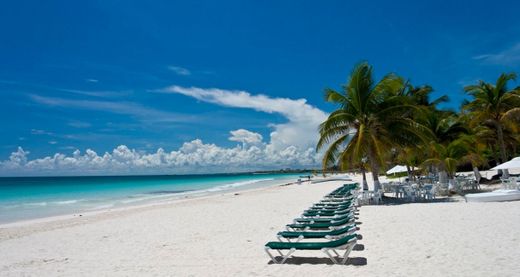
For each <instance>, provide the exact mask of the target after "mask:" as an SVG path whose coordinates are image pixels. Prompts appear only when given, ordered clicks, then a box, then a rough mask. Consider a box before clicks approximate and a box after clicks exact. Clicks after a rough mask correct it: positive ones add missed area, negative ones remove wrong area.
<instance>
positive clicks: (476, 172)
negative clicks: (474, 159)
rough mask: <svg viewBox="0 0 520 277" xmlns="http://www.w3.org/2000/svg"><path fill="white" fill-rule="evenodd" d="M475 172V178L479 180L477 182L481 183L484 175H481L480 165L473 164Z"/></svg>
mask: <svg viewBox="0 0 520 277" xmlns="http://www.w3.org/2000/svg"><path fill="white" fill-rule="evenodd" d="M473 174H474V175H475V180H476V181H477V184H480V179H481V178H482V175H480V171H479V170H478V167H476V166H473Z"/></svg>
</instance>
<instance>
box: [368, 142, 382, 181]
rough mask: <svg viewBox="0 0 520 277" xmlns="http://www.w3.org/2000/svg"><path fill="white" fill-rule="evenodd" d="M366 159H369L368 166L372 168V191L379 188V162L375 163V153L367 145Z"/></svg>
mask: <svg viewBox="0 0 520 277" xmlns="http://www.w3.org/2000/svg"><path fill="white" fill-rule="evenodd" d="M368 159H369V160H370V167H371V168H372V179H373V180H374V191H379V190H380V189H381V183H380V182H379V164H378V163H377V159H376V155H375V153H374V150H372V149H371V148H370V147H369V150H368Z"/></svg>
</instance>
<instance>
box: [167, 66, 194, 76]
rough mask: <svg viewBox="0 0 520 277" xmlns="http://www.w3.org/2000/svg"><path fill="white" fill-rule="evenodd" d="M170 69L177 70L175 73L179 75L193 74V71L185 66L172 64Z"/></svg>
mask: <svg viewBox="0 0 520 277" xmlns="http://www.w3.org/2000/svg"><path fill="white" fill-rule="evenodd" d="M168 69H169V70H171V71H173V72H175V74H177V75H182V76H188V75H191V71H189V70H188V69H186V68H184V67H180V66H174V65H170V66H168Z"/></svg>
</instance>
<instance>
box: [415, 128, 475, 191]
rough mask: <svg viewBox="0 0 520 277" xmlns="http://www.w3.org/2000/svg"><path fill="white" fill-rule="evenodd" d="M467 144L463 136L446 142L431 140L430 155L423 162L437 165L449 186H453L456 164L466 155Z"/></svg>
mask: <svg viewBox="0 0 520 277" xmlns="http://www.w3.org/2000/svg"><path fill="white" fill-rule="evenodd" d="M468 145H469V144H468V141H467V140H466V139H464V138H459V139H456V140H453V141H451V142H449V143H448V144H442V143H438V142H433V141H432V142H431V148H432V150H433V151H432V157H431V158H429V159H427V160H425V161H424V163H423V164H424V165H430V164H434V165H436V166H438V167H439V170H440V172H442V173H443V174H447V177H448V178H449V180H450V186H453V185H454V178H455V172H456V171H457V165H459V164H460V162H461V160H462V159H463V157H464V156H466V155H467V153H468ZM441 176H442V175H441Z"/></svg>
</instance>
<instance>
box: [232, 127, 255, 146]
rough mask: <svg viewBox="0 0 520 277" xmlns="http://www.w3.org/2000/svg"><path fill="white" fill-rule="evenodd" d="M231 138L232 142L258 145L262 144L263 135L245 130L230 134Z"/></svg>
mask: <svg viewBox="0 0 520 277" xmlns="http://www.w3.org/2000/svg"><path fill="white" fill-rule="evenodd" d="M229 133H230V134H231V136H230V137H229V140H230V141H237V142H241V143H242V144H257V143H260V142H262V139H263V138H262V135H260V134H259V133H255V132H251V131H248V130H245V129H238V130H234V131H231V132H229Z"/></svg>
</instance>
